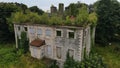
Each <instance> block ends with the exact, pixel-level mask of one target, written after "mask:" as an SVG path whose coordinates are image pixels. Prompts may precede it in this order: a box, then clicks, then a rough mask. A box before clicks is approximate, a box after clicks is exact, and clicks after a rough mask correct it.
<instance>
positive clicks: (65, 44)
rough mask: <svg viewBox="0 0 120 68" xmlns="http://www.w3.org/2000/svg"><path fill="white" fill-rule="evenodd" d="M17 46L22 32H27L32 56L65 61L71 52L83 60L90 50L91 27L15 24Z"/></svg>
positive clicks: (76, 57)
mask: <svg viewBox="0 0 120 68" xmlns="http://www.w3.org/2000/svg"><path fill="white" fill-rule="evenodd" d="M14 30H15V38H16V47H18V41H17V39H18V38H19V39H21V37H20V36H21V32H22V31H24V32H26V33H27V37H28V39H29V43H30V45H29V47H30V52H31V56H32V57H35V58H38V59H41V58H42V57H47V58H51V59H55V60H58V61H63V62H64V61H65V59H66V54H67V52H69V54H70V56H73V58H74V59H75V60H79V61H81V60H82V59H83V57H84V54H87V55H88V54H89V52H90V46H91V45H90V27H89V26H86V27H76V26H47V25H40V24H32V25H31V24H14Z"/></svg>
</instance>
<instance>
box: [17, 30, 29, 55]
mask: <svg viewBox="0 0 120 68" xmlns="http://www.w3.org/2000/svg"><path fill="white" fill-rule="evenodd" d="M17 39H18V48H19V49H21V50H22V51H23V53H27V52H28V51H29V40H28V39H27V34H26V32H22V33H21V39H19V38H17Z"/></svg>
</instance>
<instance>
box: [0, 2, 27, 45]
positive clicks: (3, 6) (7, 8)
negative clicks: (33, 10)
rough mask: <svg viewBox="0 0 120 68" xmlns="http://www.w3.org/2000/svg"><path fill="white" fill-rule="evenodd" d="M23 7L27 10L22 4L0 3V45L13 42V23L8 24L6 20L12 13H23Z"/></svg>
mask: <svg viewBox="0 0 120 68" xmlns="http://www.w3.org/2000/svg"><path fill="white" fill-rule="evenodd" d="M24 7H26V8H27V6H26V5H24V4H18V3H3V2H1V3H0V43H1V42H2V43H3V42H8V41H9V42H11V41H14V30H13V23H11V22H9V21H8V20H7V19H8V18H9V17H10V16H11V15H12V13H14V12H17V11H23V8H24ZM26 8H24V9H26Z"/></svg>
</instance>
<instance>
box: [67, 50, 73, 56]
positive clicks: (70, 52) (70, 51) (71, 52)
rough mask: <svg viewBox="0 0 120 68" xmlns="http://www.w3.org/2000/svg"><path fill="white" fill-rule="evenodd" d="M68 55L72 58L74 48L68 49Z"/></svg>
mask: <svg viewBox="0 0 120 68" xmlns="http://www.w3.org/2000/svg"><path fill="white" fill-rule="evenodd" d="M68 52H69V55H70V57H73V58H74V50H73V49H68Z"/></svg>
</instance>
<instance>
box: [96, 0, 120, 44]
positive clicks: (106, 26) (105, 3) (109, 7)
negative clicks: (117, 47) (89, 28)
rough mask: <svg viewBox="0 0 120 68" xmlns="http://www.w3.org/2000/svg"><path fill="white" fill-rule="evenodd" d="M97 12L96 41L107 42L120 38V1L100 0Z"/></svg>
mask: <svg viewBox="0 0 120 68" xmlns="http://www.w3.org/2000/svg"><path fill="white" fill-rule="evenodd" d="M96 13H97V14H98V25H97V28H96V42H98V43H103V44H106V43H109V42H112V41H115V40H120V39H119V38H120V28H119V27H120V22H119V21H120V3H119V2H118V1H117V0H100V1H98V3H97V10H96ZM116 37H117V38H116Z"/></svg>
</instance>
